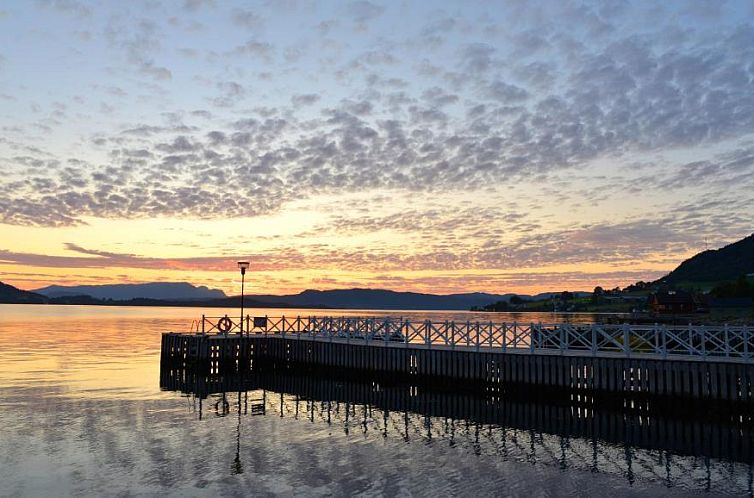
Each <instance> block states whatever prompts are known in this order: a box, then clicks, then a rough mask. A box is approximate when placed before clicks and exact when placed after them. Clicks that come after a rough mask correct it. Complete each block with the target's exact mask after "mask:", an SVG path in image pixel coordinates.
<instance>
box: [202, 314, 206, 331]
mask: <svg viewBox="0 0 754 498" xmlns="http://www.w3.org/2000/svg"><path fill="white" fill-rule="evenodd" d="M204 320H206V317H205V316H204V315H202V334H203V333H204Z"/></svg>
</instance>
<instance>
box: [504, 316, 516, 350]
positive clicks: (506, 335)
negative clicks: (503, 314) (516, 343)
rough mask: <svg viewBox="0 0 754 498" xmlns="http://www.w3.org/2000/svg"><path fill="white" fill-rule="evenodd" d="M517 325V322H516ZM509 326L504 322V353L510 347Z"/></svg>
mask: <svg viewBox="0 0 754 498" xmlns="http://www.w3.org/2000/svg"><path fill="white" fill-rule="evenodd" d="M514 323H515V322H514ZM507 339H508V324H507V323H505V322H503V353H505V350H506V349H507V347H508V340H507Z"/></svg>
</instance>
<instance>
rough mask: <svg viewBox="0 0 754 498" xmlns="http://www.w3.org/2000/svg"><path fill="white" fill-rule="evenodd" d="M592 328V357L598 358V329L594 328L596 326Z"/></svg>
mask: <svg viewBox="0 0 754 498" xmlns="http://www.w3.org/2000/svg"><path fill="white" fill-rule="evenodd" d="M590 328H591V332H592V356H597V329H595V328H594V324H592V325H591V327H590Z"/></svg>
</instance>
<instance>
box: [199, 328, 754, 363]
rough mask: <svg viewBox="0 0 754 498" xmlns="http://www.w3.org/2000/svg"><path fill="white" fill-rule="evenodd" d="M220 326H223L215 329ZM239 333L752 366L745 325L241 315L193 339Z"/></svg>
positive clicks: (753, 350)
mask: <svg viewBox="0 0 754 498" xmlns="http://www.w3.org/2000/svg"><path fill="white" fill-rule="evenodd" d="M221 320H223V323H222V324H221V325H220V326H219V325H218V324H219V323H220V321H221ZM241 324H243V329H242V328H241ZM228 326H230V328H229V329H228ZM192 328H193V326H192ZM197 329H198V327H197ZM223 329H228V330H227V331H223ZM242 330H243V333H245V334H266V335H268V336H269V335H274V336H281V337H289V336H294V337H296V338H304V339H314V340H328V341H332V340H334V339H336V340H345V341H347V342H351V341H360V342H365V343H384V344H386V345H391V346H399V345H400V344H404V345H405V346H406V347H409V346H420V345H423V346H424V347H427V348H432V347H438V346H440V347H448V348H451V349H455V348H463V349H474V350H480V351H481V350H497V351H504V352H505V351H509V352H519V353H523V352H531V353H561V354H578V355H583V356H587V355H589V356H598V355H605V356H616V355H618V356H626V357H632V356H647V355H648V356H653V357H662V358H670V357H694V358H699V359H731V360H736V361H744V362H747V363H749V362H753V359H754V330H752V327H750V326H746V325H744V326H728V325H683V326H677V325H673V326H669V325H662V324H655V325H629V324H622V325H611V324H571V323H554V324H545V323H518V322H512V323H493V322H468V321H467V322H454V321H443V322H432V321H430V320H424V321H414V320H409V319H403V318H376V317H321V316H310V317H301V316H298V317H295V318H288V317H284V316H280V317H266V316H265V317H251V316H246V317H244V319H243V320H240V319H238V318H235V319H234V318H231V317H228V316H225V317H207V316H202V319H201V331H200V332H198V333H205V334H207V333H210V334H211V333H225V334H234V333H241V331H242Z"/></svg>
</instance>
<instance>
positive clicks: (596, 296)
mask: <svg viewBox="0 0 754 498" xmlns="http://www.w3.org/2000/svg"><path fill="white" fill-rule="evenodd" d="M604 295H605V289H603V288H602V287H600V286H599V285H598V286H597V287H595V288H594V291H592V303H594V304H599V303H600V302H601V301H602V296H604Z"/></svg>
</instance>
